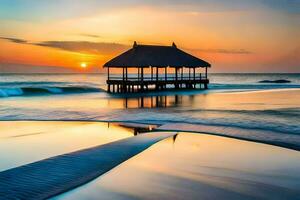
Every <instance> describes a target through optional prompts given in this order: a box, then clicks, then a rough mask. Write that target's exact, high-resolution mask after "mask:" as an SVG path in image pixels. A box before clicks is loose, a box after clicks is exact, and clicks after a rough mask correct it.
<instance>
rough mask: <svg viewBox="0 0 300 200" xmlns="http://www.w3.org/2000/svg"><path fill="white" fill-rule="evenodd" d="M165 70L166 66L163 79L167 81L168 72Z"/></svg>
mask: <svg viewBox="0 0 300 200" xmlns="http://www.w3.org/2000/svg"><path fill="white" fill-rule="evenodd" d="M167 71H168V70H167V67H165V81H167V79H168V72H167Z"/></svg>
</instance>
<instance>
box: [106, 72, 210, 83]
mask: <svg viewBox="0 0 300 200" xmlns="http://www.w3.org/2000/svg"><path fill="white" fill-rule="evenodd" d="M205 79H207V77H205V75H204V76H203V74H202V73H200V74H197V75H196V76H193V75H192V74H191V76H186V75H185V76H178V77H177V79H176V77H175V76H170V75H169V76H168V77H165V76H163V75H162V76H158V77H156V76H153V77H151V76H150V77H148V76H144V77H143V79H142V78H141V77H138V76H135V77H132V76H128V77H122V76H110V77H109V80H116V81H117V80H120V81H123V80H124V81H157V80H158V81H176V80H177V81H180V80H181V81H183V80H184V81H188V80H191V81H192V80H205Z"/></svg>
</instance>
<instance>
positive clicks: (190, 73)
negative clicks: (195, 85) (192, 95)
mask: <svg viewBox="0 0 300 200" xmlns="http://www.w3.org/2000/svg"><path fill="white" fill-rule="evenodd" d="M189 80H191V68H189Z"/></svg>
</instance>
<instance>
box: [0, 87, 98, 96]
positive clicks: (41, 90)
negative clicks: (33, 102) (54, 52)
mask: <svg viewBox="0 0 300 200" xmlns="http://www.w3.org/2000/svg"><path fill="white" fill-rule="evenodd" d="M91 92H103V90H102V89H100V88H93V87H80V86H70V87H41V86H40V87H16V88H0V98H1V97H2V98H3V97H13V96H38V95H47V94H48V95H50V94H73V93H91Z"/></svg>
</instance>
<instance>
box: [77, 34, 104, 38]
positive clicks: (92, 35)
mask: <svg viewBox="0 0 300 200" xmlns="http://www.w3.org/2000/svg"><path fill="white" fill-rule="evenodd" d="M79 35H80V36H84V37H90V38H101V36H99V35H94V34H86V33H82V34H79Z"/></svg>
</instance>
